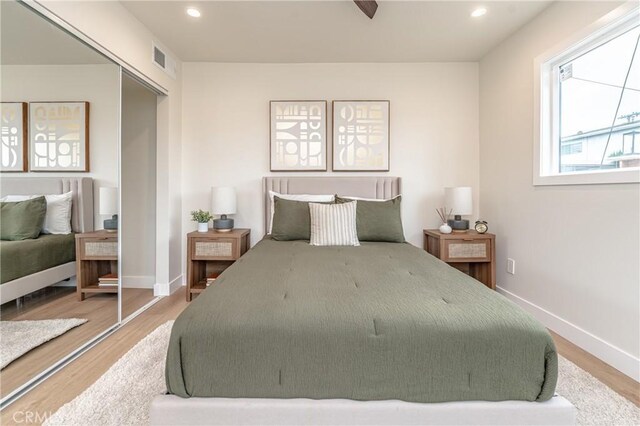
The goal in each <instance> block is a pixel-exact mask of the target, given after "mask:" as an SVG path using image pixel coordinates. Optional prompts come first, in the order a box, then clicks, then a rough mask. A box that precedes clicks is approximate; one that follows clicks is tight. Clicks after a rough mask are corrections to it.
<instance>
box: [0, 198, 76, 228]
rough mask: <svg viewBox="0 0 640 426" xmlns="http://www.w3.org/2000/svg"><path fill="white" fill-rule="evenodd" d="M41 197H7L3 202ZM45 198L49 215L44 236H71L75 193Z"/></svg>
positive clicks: (47, 215)
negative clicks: (72, 205)
mask: <svg viewBox="0 0 640 426" xmlns="http://www.w3.org/2000/svg"><path fill="white" fill-rule="evenodd" d="M37 197H41V195H7V196H6V197H4V198H2V201H8V202H16V201H25V200H31V199H33V198H37ZM44 198H45V199H46V201H47V214H46V216H45V218H44V226H43V227H42V233H43V234H70V233H71V203H72V198H73V193H72V192H71V191H69V192H65V193H64V194H49V195H45V196H44Z"/></svg>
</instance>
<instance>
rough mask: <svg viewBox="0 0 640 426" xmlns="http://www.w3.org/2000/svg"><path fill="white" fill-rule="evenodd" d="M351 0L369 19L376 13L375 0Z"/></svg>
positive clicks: (376, 5)
mask: <svg viewBox="0 0 640 426" xmlns="http://www.w3.org/2000/svg"><path fill="white" fill-rule="evenodd" d="M353 1H354V3H355V4H357V5H358V7H359V8H360V10H361V11H362V12H364V14H365V15H367V16H368V17H369V19H373V16H374V15H375V14H376V10H378V3H376V1H375V0H353Z"/></svg>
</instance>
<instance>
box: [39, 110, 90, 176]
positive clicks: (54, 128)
mask: <svg viewBox="0 0 640 426" xmlns="http://www.w3.org/2000/svg"><path fill="white" fill-rule="evenodd" d="M29 154H30V161H29V170H31V171H33V172H88V171H89V102H31V103H30V104H29Z"/></svg>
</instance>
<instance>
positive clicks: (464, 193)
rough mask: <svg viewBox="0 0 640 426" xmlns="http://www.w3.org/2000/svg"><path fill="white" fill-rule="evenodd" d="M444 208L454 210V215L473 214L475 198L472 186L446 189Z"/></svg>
mask: <svg viewBox="0 0 640 426" xmlns="http://www.w3.org/2000/svg"><path fill="white" fill-rule="evenodd" d="M444 206H445V208H446V209H447V210H449V209H453V211H452V212H451V213H452V214H458V215H469V214H472V213H473V197H472V193H471V187H470V186H458V187H455V188H445V189H444Z"/></svg>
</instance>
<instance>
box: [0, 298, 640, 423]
mask: <svg viewBox="0 0 640 426" xmlns="http://www.w3.org/2000/svg"><path fill="white" fill-rule="evenodd" d="M184 291H185V290H184V287H183V288H182V289H180V290H179V291H176V292H175V293H174V294H173V295H171V296H169V297H165V298H163V299H162V300H160V301H159V302H158V303H156V304H155V305H154V306H152V307H151V308H150V309H148V310H147V311H145V312H143V313H142V314H141V315H140V316H138V317H137V318H136V319H134V320H132V321H131V322H129V323H128V324H126V325H125V326H124V327H122V328H121V329H120V330H118V331H117V332H115V333H114V334H113V335H111V336H109V338H107V339H105V340H104V341H102V342H101V343H100V344H98V345H97V346H95V347H94V348H92V349H91V350H90V351H88V352H87V353H85V354H84V355H83V356H82V357H80V358H78V359H77V360H76V361H74V362H73V363H72V364H70V365H68V366H67V367H65V368H64V369H63V370H62V371H60V372H59V373H57V374H56V375H54V376H52V377H51V378H49V379H48V380H47V381H45V382H44V383H42V384H41V385H40V386H38V387H37V388H36V389H34V390H33V391H31V392H30V393H28V394H27V395H25V396H24V397H23V398H22V399H20V400H19V401H17V402H15V403H14V404H12V405H10V406H9V407H7V408H6V409H5V410H3V411H2V413H1V415H0V422H1V423H2V424H3V425H11V424H17V423H18V421H20V420H23V419H24V418H25V416H26V415H31V416H32V418H33V419H34V422H33V423H34V424H38V423H41V422H42V421H43V420H40V421H35V420H38V417H37V416H36V415H39V416H40V419H44V417H42V416H46V415H47V413H53V412H55V411H56V410H57V409H58V408H59V407H60V406H62V405H63V404H65V403H66V402H68V401H70V400H72V399H73V398H74V397H76V396H77V395H78V394H80V393H81V392H82V391H84V390H85V389H86V388H87V387H88V386H90V385H91V384H92V383H93V382H95V381H96V380H97V379H98V378H99V377H100V376H101V375H102V374H104V373H105V372H106V371H107V370H108V369H109V367H110V366H111V365H112V364H113V363H114V362H115V361H117V360H118V359H119V358H120V357H122V356H123V355H124V354H125V353H126V352H127V351H128V350H129V349H131V348H132V347H133V346H134V345H135V344H136V343H137V342H139V341H140V340H141V339H142V338H143V337H145V336H146V335H147V334H149V333H150V332H151V331H153V330H154V329H155V328H156V327H158V326H159V325H161V324H163V323H165V322H166V321H169V320H172V319H175V318H176V317H177V316H178V315H179V314H180V312H182V310H183V309H184V308H185V307H186V306H187V305H188V303H187V302H186V301H185V296H184ZM553 337H554V339H555V341H556V342H557V347H558V350H559V352H560V354H561V355H563V356H564V357H566V358H567V359H569V360H571V361H572V362H574V363H575V364H577V365H578V366H579V367H581V368H583V369H585V370H587V371H588V372H590V373H591V374H592V375H594V376H595V377H597V378H598V379H599V380H601V381H602V382H604V383H605V384H607V385H608V386H609V387H611V388H612V389H613V390H614V391H616V392H618V393H619V394H620V395H622V396H624V397H625V398H627V399H629V400H630V401H632V402H634V403H635V404H637V405H640V385H639V384H638V383H636V382H635V381H633V380H631V379H630V378H628V377H627V376H625V375H624V374H622V373H620V372H619V371H617V370H615V369H614V368H612V367H610V366H608V365H607V364H605V363H604V362H602V361H600V360H599V359H597V358H595V357H593V356H592V355H590V354H588V353H586V352H584V351H583V350H581V349H580V348H578V347H576V346H575V345H573V344H572V343H570V342H568V341H567V340H565V339H563V338H561V337H560V336H557V335H555V334H553ZM20 423H21V424H24V422H20Z"/></svg>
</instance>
